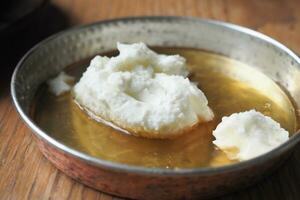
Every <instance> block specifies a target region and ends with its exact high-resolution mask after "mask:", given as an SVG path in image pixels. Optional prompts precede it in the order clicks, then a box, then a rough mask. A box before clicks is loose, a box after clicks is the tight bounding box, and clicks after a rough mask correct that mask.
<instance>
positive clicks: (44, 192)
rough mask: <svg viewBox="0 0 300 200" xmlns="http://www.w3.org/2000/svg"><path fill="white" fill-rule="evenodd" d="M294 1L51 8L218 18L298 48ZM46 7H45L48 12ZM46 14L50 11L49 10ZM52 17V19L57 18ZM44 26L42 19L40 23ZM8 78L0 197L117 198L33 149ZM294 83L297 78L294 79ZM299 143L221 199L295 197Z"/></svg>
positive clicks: (83, 16) (299, 16)
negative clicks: (269, 170)
mask: <svg viewBox="0 0 300 200" xmlns="http://www.w3.org/2000/svg"><path fill="white" fill-rule="evenodd" d="M299 8H300V1H298V0H288V1H284V0H274V1H271V0H256V1H255V0H244V1H243V0H206V1H205V0H199V1H197V0H179V1H175V0H145V1H142V0H101V1H100V0H55V1H52V2H51V9H52V11H53V12H54V11H55V13H60V14H59V15H60V17H63V18H64V19H67V20H68V24H69V25H76V24H85V23H90V22H94V21H99V20H103V19H109V18H116V17H124V16H138V15H188V16H199V17H203V18H211V19H218V20H222V21H228V22H232V23H236V24H240V25H244V26H247V27H250V28H252V29H255V30H258V31H260V32H263V33H265V34H267V35H270V36H272V37H274V38H276V39H277V40H279V41H281V42H282V43H284V44H286V45H287V46H289V47H290V48H291V49H293V50H294V51H296V52H298V53H300V12H299ZM51 13H52V12H50V14H51ZM49 16H51V15H49ZM57 22H58V21H57ZM44 24H46V26H49V24H47V21H45V22H44ZM8 82H9V80H8V79H3V80H1V82H0V83H1V84H0V199H3V200H7V199H21V200H24V199H70V200H76V199H101V200H109V199H118V198H116V197H112V196H109V195H107V194H103V193H101V192H98V191H96V190H93V189H91V188H88V187H86V186H84V185H82V184H80V183H77V182H75V181H73V180H72V179H70V178H69V177H67V176H65V175H64V174H62V173H61V172H60V171H58V170H57V169H56V168H55V167H54V166H52V164H51V163H50V162H48V161H47V160H46V159H45V158H44V157H43V156H42V154H41V153H40V152H39V150H38V148H37V146H36V144H35V143H34V142H33V139H32V136H31V131H30V130H29V129H28V128H27V127H26V126H25V125H24V123H23V122H22V121H21V120H20V118H19V117H18V114H17V113H16V111H15V109H14V107H13V106H12V104H11V99H10V96H9V87H8ZM299 84H300V83H299ZM299 181H300V144H299V145H298V148H297V149H296V151H295V153H294V154H293V156H292V157H291V159H289V160H288V161H287V163H286V164H285V165H284V166H283V167H281V168H280V169H279V170H278V171H277V172H275V173H274V174H273V175H272V176H270V177H268V178H266V179H265V180H263V181H261V182H260V183H258V184H256V185H255V186H253V187H250V188H248V189H245V190H243V191H239V192H236V193H234V194H230V195H228V196H225V197H222V198H221V199H300V188H299V185H298V184H299Z"/></svg>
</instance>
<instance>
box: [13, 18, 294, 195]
mask: <svg viewBox="0 0 300 200" xmlns="http://www.w3.org/2000/svg"><path fill="white" fill-rule="evenodd" d="M117 41H121V42H128V43H132V42H137V41H143V42H146V43H147V44H149V45H153V46H170V47H175V46H179V47H192V48H198V49H204V50H208V51H211V52H215V53H218V54H223V55H225V56H228V57H230V58H233V59H236V60H239V61H242V62H244V63H246V64H249V65H250V66H252V67H254V68H257V70H259V71H261V72H263V73H264V74H266V75H267V76H268V77H270V78H271V79H272V80H274V81H275V82H277V83H278V84H279V85H281V86H282V87H283V88H284V89H285V90H286V92H287V93H288V94H289V95H290V96H291V97H292V99H293V101H294V104H295V106H296V107H298V106H299V105H300V85H299V84H298V83H299V80H300V59H299V58H298V57H297V56H296V55H295V54H294V53H293V52H292V51H291V50H289V49H288V48H287V47H285V46H284V45H282V44H280V43H279V42H277V41H275V40H273V39H271V38H269V37H267V36H265V35H263V34H261V33H258V32H255V31H252V30H249V29H247V28H243V27H240V26H236V25H232V24H228V23H224V22H218V21H212V20H201V19H196V18H189V17H138V18H125V19H116V20H109V21H103V22H99V23H95V24H91V25H87V26H81V27H76V28H73V29H70V30H67V31H64V32H61V33H58V34H56V35H54V36H52V37H50V38H48V39H46V40H44V41H43V42H41V43H39V44H38V45H36V46H35V47H33V48H32V49H31V50H30V51H29V52H28V53H27V54H26V55H25V56H24V57H23V58H22V60H21V61H20V62H19V64H18V66H17V68H16V69H15V72H14V74H13V77H12V81H11V93H12V97H13V101H14V104H15V106H16V109H17V111H18V112H19V114H20V115H21V117H22V118H23V120H24V121H25V123H26V124H27V125H28V127H29V128H30V129H32V131H33V133H34V136H35V137H34V138H35V139H36V141H37V143H38V146H39V148H40V150H41V151H42V153H43V154H44V155H45V156H46V157H47V158H48V159H49V160H50V161H51V162H52V163H53V164H54V165H55V166H56V167H57V168H59V169H60V170H61V171H63V172H64V173H66V174H67V175H69V176H70V177H72V178H74V179H76V180H78V181H80V182H82V183H84V184H86V185H88V186H90V187H93V188H96V189H98V190H101V191H103V192H107V193H110V194H114V195H117V196H122V197H129V198H134V199H190V198H208V197H214V196H217V195H221V194H224V193H227V192H230V191H232V190H235V189H237V188H240V187H245V186H247V185H250V184H252V183H254V182H255V181H257V180H258V179H260V178H261V177H262V176H263V175H266V174H268V173H270V172H271V171H272V170H273V169H275V168H276V167H277V166H279V165H280V163H282V162H283V161H284V159H285V158H287V157H288V155H289V154H290V153H291V152H292V150H293V148H294V147H295V145H296V144H297V143H298V142H299V140H300V134H294V135H293V136H292V137H291V138H290V139H289V140H288V141H287V142H286V143H284V144H283V145H281V146H280V147H278V148H276V149H274V150H273V151H271V152H269V153H267V154H264V155H262V156H259V157H257V158H255V159H251V160H249V161H245V162H240V163H237V164H233V165H228V166H223V167H217V168H196V169H176V170H174V169H160V168H145V167H137V166H130V165H125V164H118V163H113V162H110V161H106V160H101V159H99V158H95V157H92V156H90V155H87V154H85V153H82V152H79V151H77V150H74V149H72V148H70V147H68V146H66V145H64V144H63V143H61V142H59V141H57V140H55V139H54V138H52V137H51V136H50V135H49V134H47V133H46V132H44V131H43V130H41V129H40V128H39V127H38V126H37V125H36V124H35V123H34V122H33V120H32V118H31V116H30V107H31V104H32V100H33V97H34V95H35V93H36V91H37V89H38V87H39V85H40V84H41V83H43V82H44V81H45V80H47V79H48V78H49V77H51V76H53V75H55V74H56V73H58V72H59V71H61V70H62V69H63V68H64V67H66V66H68V65H70V64H71V63H74V62H77V61H80V60H81V59H84V58H87V57H90V56H92V55H95V54H96V53H101V52H107V51H109V50H112V49H113V47H114V46H115V44H116V42H117Z"/></svg>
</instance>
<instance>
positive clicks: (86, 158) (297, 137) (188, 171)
mask: <svg viewBox="0 0 300 200" xmlns="http://www.w3.org/2000/svg"><path fill="white" fill-rule="evenodd" d="M149 20H150V21H161V20H170V21H171V20H174V21H177V20H186V21H194V22H198V23H206V24H213V25H216V26H221V27H224V28H227V29H231V30H233V31H237V32H241V33H244V34H246V35H249V36H251V37H255V38H258V39H261V40H263V41H265V42H267V43H270V44H272V45H274V46H275V47H277V48H279V49H281V50H283V51H285V52H286V53H287V55H288V56H290V57H292V58H293V59H294V61H296V62H297V63H298V64H299V65H300V58H299V57H298V56H297V55H296V54H295V53H294V52H293V51H292V50H290V49H289V48H287V47H286V46H285V45H283V44H281V43H280V42H278V41H276V40H275V39H272V38H271V37H269V36H266V35H264V34H262V33H259V32H257V31H254V30H251V29H249V28H245V27H242V26H239V25H235V24H231V23H228V22H223V21H218V20H212V19H202V18H198V17H188V16H138V17H123V18H115V19H109V20H102V21H98V22H95V23H91V24H87V25H81V26H76V27H73V28H70V29H67V30H64V31H61V32H58V33H56V34H54V35H52V36H50V37H48V38H46V39H44V40H42V41H41V42H39V43H38V44H36V45H35V46H34V47H32V48H31V49H30V50H29V51H28V52H27V53H26V54H25V55H24V56H23V57H22V58H21V60H20V61H19V62H18V64H17V66H16V68H15V70H14V72H13V75H12V78H11V85H10V87H11V88H10V89H11V97H12V100H13V104H14V106H15V108H16V110H17V112H18V113H19V115H20V116H21V118H22V120H23V121H24V122H25V124H26V125H27V126H28V127H29V128H30V129H31V130H32V131H33V133H34V134H35V135H36V136H37V137H38V138H39V139H42V140H43V141H45V142H46V143H47V144H48V145H49V144H50V145H52V146H53V147H54V148H56V149H58V150H60V151H62V152H64V153H66V154H67V155H69V156H72V157H74V158H76V159H79V160H81V161H83V162H86V163H88V164H90V165H93V166H96V167H100V168H104V169H108V170H114V171H119V172H125V173H135V174H144V175H160V176H161V175H163V176H189V175H197V176H208V175H214V174H222V173H228V172H232V171H236V170H241V169H244V168H249V167H251V166H254V165H258V164H260V163H264V162H266V161H268V160H271V159H272V158H275V157H278V156H280V155H281V154H283V153H284V152H286V151H288V150H290V149H291V148H292V147H294V146H295V145H296V144H297V143H298V142H299V141H300V130H298V131H297V132H296V133H295V134H293V135H292V136H291V137H290V138H289V140H288V141H286V142H285V143H283V144H282V145H280V146H279V147H277V148H275V149H273V150H272V151H270V152H267V153H265V154H263V155H260V156H258V157H255V158H252V159H249V160H246V161H242V162H238V163H234V164H229V165H225V166H219V167H203V168H202V167H201V168H178V169H177V168H175V169H165V168H157V167H155V168H149V167H143V166H136V165H128V164H123V163H117V162H113V161H108V160H104V159H101V158H98V157H94V156H91V155H89V154H87V153H83V152H81V151H78V150H75V149H73V148H72V147H69V146H68V145H66V144H63V143H62V142H59V141H58V140H56V139H54V138H52V137H51V136H50V135H48V134H47V133H46V132H45V131H43V130H42V129H41V128H40V127H39V126H38V125H37V124H36V123H35V122H34V121H33V119H31V117H30V116H28V115H27V114H26V113H25V111H24V110H23V108H22V106H21V105H20V103H19V99H18V97H17V95H16V79H17V74H18V72H19V70H20V68H22V65H23V62H24V61H25V60H26V59H27V58H28V57H30V55H31V54H33V53H34V52H35V51H37V50H38V49H39V47H40V46H41V45H43V44H46V43H47V42H49V41H51V40H53V39H55V38H57V37H59V36H60V35H63V34H67V33H70V32H72V31H75V30H76V31H79V30H82V29H85V28H89V27H92V26H101V25H107V24H111V23H115V22H132V21H149Z"/></svg>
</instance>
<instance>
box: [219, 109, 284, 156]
mask: <svg viewBox="0 0 300 200" xmlns="http://www.w3.org/2000/svg"><path fill="white" fill-rule="evenodd" d="M213 135H214V137H215V138H216V139H215V140H214V141H213V143H214V144H215V145H216V146H217V147H218V148H219V149H221V150H223V151H224V152H225V153H226V154H227V156H228V157H229V158H230V159H238V160H240V161H243V160H248V159H251V158H254V157H256V156H259V155H261V154H264V153H267V152H269V151H271V150H272V149H274V148H276V147H278V146H279V145H281V144H282V143H284V142H285V141H287V140H288V139H289V133H288V132H287V131H286V130H284V129H283V128H281V127H280V124H279V123H277V122H276V121H274V120H273V119H272V118H270V117H268V116H265V115H263V114H262V113H260V112H257V111H255V110H250V111H246V112H240V113H234V114H232V115H230V116H229V117H223V118H222V122H221V123H220V124H218V126H217V128H216V129H215V130H214V131H213Z"/></svg>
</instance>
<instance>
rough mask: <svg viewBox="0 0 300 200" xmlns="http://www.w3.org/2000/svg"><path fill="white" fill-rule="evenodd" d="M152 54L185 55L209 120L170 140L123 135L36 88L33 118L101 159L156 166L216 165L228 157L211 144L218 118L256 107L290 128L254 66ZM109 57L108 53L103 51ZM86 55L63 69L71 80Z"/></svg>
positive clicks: (209, 56)
mask: <svg viewBox="0 0 300 200" xmlns="http://www.w3.org/2000/svg"><path fill="white" fill-rule="evenodd" d="M154 50H155V51H156V52H158V53H164V54H179V55H181V56H183V57H185V58H186V60H187V66H188V68H189V71H190V75H189V78H190V79H191V80H192V81H194V82H196V83H197V84H198V87H199V88H200V89H201V90H202V91H203V92H204V93H205V95H206V97H207V99H208V102H209V107H210V108H211V109H212V110H213V112H214V114H215V118H214V120H213V121H211V122H207V123H202V124H200V125H199V126H197V127H196V128H195V129H194V130H192V131H190V132H188V133H185V134H184V135H182V136H179V137H177V138H175V139H169V140H168V139H167V140H159V139H146V138H139V137H135V136H131V135H128V134H124V133H122V132H120V131H118V130H115V129H113V128H111V127H109V126H106V125H104V124H101V123H99V122H96V121H95V120H93V119H91V118H89V117H88V115H87V114H86V113H84V112H83V111H82V110H81V109H80V108H79V107H78V106H77V105H76V104H75V103H74V101H73V99H72V96H71V94H70V93H67V94H64V95H61V96H58V97H57V96H54V95H52V94H51V93H50V92H49V91H48V90H47V88H46V86H45V85H44V86H42V87H41V88H40V90H39V92H38V95H37V98H36V100H35V103H34V108H35V109H34V120H35V122H36V123H37V124H38V125H39V126H40V127H41V128H42V129H43V130H44V131H46V132H47V133H48V134H50V135H51V136H52V137H53V138H55V139H57V140H58V141H60V142H62V143H64V144H66V145H68V146H70V147H72V148H74V149H76V150H79V151H82V152H84V153H87V154H89V155H91V156H95V157H98V158H101V159H104V160H108V161H113V162H118V163H123V164H128V165H136V166H144V167H159V168H199V167H214V166H221V165H226V164H230V163H234V162H237V161H233V160H229V159H228V158H227V156H226V155H225V153H223V152H222V151H220V150H218V149H216V148H215V146H214V145H213V144H212V141H213V140H214V138H213V136H212V131H213V130H214V129H215V127H216V126H217V124H218V123H219V122H220V121H221V119H222V117H223V116H227V115H230V114H232V113H235V112H241V111H246V110H250V109H256V110H257V111H260V112H262V113H263V114H265V115H267V116H270V117H272V118H273V119H274V120H276V121H277V122H279V123H280V124H281V126H282V127H283V128H285V129H286V130H287V131H289V133H290V135H292V134H293V133H295V132H296V128H297V120H296V114H295V109H294V107H293V105H292V103H291V101H290V99H289V98H288V96H287V95H286V94H285V93H284V92H283V91H282V90H281V89H280V87H279V86H278V85H277V84H276V83H274V82H273V81H272V80H271V79H269V78H268V77H267V76H265V75H264V74H262V73H260V72H259V71H258V70H256V69H254V68H252V67H250V66H247V65H245V64H243V63H241V62H238V61H235V60H232V59H229V58H227V57H224V56H221V55H217V54H213V53H209V52H205V51H201V50H196V49H187V48H154ZM107 55H108V56H111V55H114V52H110V53H108V54H107ZM89 60H90V59H86V60H83V61H82V62H78V63H75V64H73V65H71V66H68V67H67V68H66V72H67V73H68V74H70V75H73V76H75V77H76V78H77V80H78V79H79V78H80V77H81V75H82V72H83V71H84V70H85V69H86V67H87V66H88V64H89Z"/></svg>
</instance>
